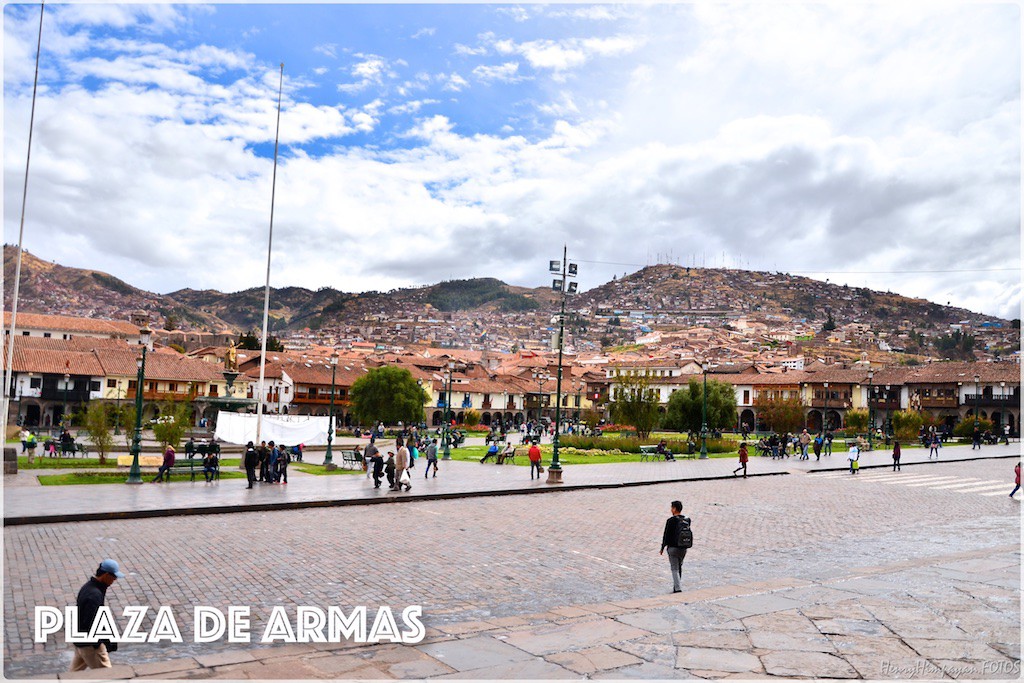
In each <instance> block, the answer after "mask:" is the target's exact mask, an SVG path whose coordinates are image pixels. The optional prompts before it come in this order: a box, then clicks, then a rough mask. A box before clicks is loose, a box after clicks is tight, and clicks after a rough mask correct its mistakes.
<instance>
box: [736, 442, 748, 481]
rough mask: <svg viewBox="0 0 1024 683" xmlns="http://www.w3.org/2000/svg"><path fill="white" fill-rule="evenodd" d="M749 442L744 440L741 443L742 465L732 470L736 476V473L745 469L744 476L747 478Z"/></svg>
mask: <svg viewBox="0 0 1024 683" xmlns="http://www.w3.org/2000/svg"><path fill="white" fill-rule="evenodd" d="M748 459H749V458H748V457H747V442H746V441H744V442H743V443H741V444H740V466H739V467H737V468H736V469H734V470H733V471H732V476H734V477H735V476H736V473H737V472H739V471H740V470H743V478H744V479H746V478H747V460H748Z"/></svg>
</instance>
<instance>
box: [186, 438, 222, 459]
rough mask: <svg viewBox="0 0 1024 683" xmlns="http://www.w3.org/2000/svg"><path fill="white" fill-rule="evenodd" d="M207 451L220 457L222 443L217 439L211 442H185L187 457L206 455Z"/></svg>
mask: <svg viewBox="0 0 1024 683" xmlns="http://www.w3.org/2000/svg"><path fill="white" fill-rule="evenodd" d="M207 453H213V454H215V455H216V456H217V457H218V458H219V457H220V444H219V443H217V442H216V441H214V442H211V443H194V442H192V441H189V442H188V443H186V444H185V457H186V458H192V457H195V456H196V455H206V454H207Z"/></svg>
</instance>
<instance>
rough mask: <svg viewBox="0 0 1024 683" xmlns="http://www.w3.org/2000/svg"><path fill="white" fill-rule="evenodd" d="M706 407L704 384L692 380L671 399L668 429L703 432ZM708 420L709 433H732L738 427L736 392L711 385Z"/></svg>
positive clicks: (723, 384)
mask: <svg viewBox="0 0 1024 683" xmlns="http://www.w3.org/2000/svg"><path fill="white" fill-rule="evenodd" d="M703 407H704V383H703V382H702V381H700V380H698V379H696V378H691V379H690V382H689V383H688V384H687V387H686V389H682V390H680V391H677V392H675V393H673V394H672V396H671V397H669V399H668V410H667V414H666V417H665V427H667V428H668V429H678V430H680V431H688V432H697V431H700V427H701V411H702V410H703ZM707 416H708V429H733V428H734V427H735V426H736V392H735V390H733V388H732V385H731V384H729V383H727V382H719V381H717V380H709V381H708V411H707Z"/></svg>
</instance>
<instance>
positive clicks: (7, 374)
mask: <svg viewBox="0 0 1024 683" xmlns="http://www.w3.org/2000/svg"><path fill="white" fill-rule="evenodd" d="M45 10H46V3H45V2H44V3H41V4H40V5H39V36H38V38H37V39H36V73H35V77H34V78H33V80H32V109H31V113H30V114H29V119H28V151H27V152H25V182H24V184H23V185H22V188H21V222H20V224H19V227H18V256H17V259H16V262H15V266H14V290H13V291H12V293H11V328H10V334H9V335H8V337H7V365H6V367H5V368H4V391H3V398H2V401H3V422H2V423H0V424H2V425H3V428H4V435H5V438H6V433H7V419H8V417H9V416H10V410H11V397H10V390H11V389H10V387H11V377H12V372H13V367H12V365H13V363H14V340H15V338H16V332H17V329H18V296H19V290H20V288H21V255H22V245H23V244H24V242H25V204H26V201H27V199H28V169H29V163H30V161H31V160H32V132H33V130H34V129H35V121H36V89H37V87H38V85H39V53H40V51H41V49H42V46H43V13H44V11H45ZM2 285H3V271H2V269H0V289H3V286H2ZM18 413H19V414H20V413H21V401H20V400H19V401H18Z"/></svg>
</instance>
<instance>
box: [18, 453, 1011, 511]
mask: <svg viewBox="0 0 1024 683" xmlns="http://www.w3.org/2000/svg"><path fill="white" fill-rule="evenodd" d="M942 453H943V455H942V459H941V460H940V462H946V461H948V460H955V459H960V458H975V457H984V458H1006V457H1020V453H1021V446H1020V444H1019V443H1013V444H1010V445H1009V446H1003V445H998V446H986V447H985V449H983V450H982V451H972V450H971V448H970V447H969V446H950V447H947V448H944V449H943V451H942ZM903 461H904V465H905V466H907V467H909V468H914V467H918V468H919V467H925V466H932V465H934V464H935V461H929V460H928V458H927V451H925V450H924V449H907V451H905V453H904V456H903ZM915 462H919V463H921V464H920V465H913V463H915ZM846 463H847V461H846V457H845V454H841V453H836V454H835V455H832V456H831V457H827V456H822V459H821V461H820V462H819V461H816V460H815V459H814V458H813V457H811V458H810V459H808V460H798V459H796V458H785V459H782V460H772V459H771V458H753V459H752V461H751V463H750V465H749V469H750V473H751V474H771V473H775V474H778V473H783V472H808V471H814V470H820V469H830V468H831V469H836V468H840V469H841V468H843V467H845V466H846ZM887 463H890V464H891V455H890V453H889V452H888V451H874V452H870V453H865V454H864V455H863V456H862V457H861V465H862V467H863V468H865V469H867V468H871V467H873V466H880V465H884V464H887ZM735 467H736V462H735V460H734V459H733V458H710V459H707V460H679V461H676V462H660V461H659V462H634V463H610V464H593V465H575V466H567V467H566V468H565V485H566V486H574V485H597V486H601V485H604V486H614V485H619V484H623V483H626V484H636V483H645V482H657V481H666V480H676V479H696V478H703V477H729V476H731V475H732V470H733V469H734V468H735ZM422 468H423V464H422V463H420V464H419V465H418V466H417V468H416V469H415V470H414V471H413V475H414V476H413V490H412V493H413V494H415V495H428V496H430V495H450V494H459V493H472V492H488V491H495V490H510V489H514V490H527V489H550V488H551V486H549V485H548V484H547V483H546V481H545V480H533V481H531V480H530V477H529V469H528V468H527V467H509V466H497V465H491V464H486V465H481V464H480V463H476V462H459V461H450V462H443V463H442V464H441V473H440V476H439V477H437V478H431V479H427V480H424V479H423V477H422V472H423V469H422ZM1010 469H1012V466H1011V468H1010ZM28 472H29V470H26V471H25V472H23V473H21V474H18V475H15V476H13V477H5V478H4V480H5V485H4V490H3V495H4V517H5V518H7V519H11V518H18V517H26V516H29V517H31V516H35V515H40V514H54V515H62V514H74V513H84V512H88V513H100V512H138V511H159V510H181V509H193V508H196V509H206V508H211V507H218V508H231V507H237V506H246V505H268V504H269V505H280V506H288V505H296V504H303V503H308V502H316V501H320V502H322V501H332V500H345V501H349V500H355V501H371V502H372V501H373V500H379V499H387V498H396V497H402V496H401V494H399V495H396V494H389V493H388V491H387V487H383V488H381V489H378V490H374V488H373V486H372V485H371V484H370V483H369V481H368V480H367V479H366V478H365V477H360V476H303V475H296V476H295V477H294V478H292V477H291V474H290V473H289V484H288V485H259V486H257V487H256V488H254V489H252V490H247V489H246V487H245V481H244V480H235V479H229V480H224V481H222V482H215V483H212V484H207V483H205V482H204V481H202V479H201V478H200V479H199V480H197V481H195V482H189V481H187V479H188V477H187V476H184V475H175V478H176V479H177V481H175V483H173V484H170V485H166V484H160V485H157V484H148V483H147V484H145V485H142V486H115V485H110V484H101V485H93V486H45V487H25V486H15V485H12V484H9V483H7V482H10V481H11V480H19V478H20V477H23V476H27V477H31V476H32V475H30V474H28ZM54 521H59V520H54Z"/></svg>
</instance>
